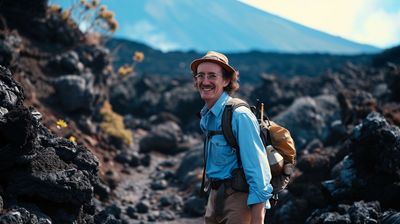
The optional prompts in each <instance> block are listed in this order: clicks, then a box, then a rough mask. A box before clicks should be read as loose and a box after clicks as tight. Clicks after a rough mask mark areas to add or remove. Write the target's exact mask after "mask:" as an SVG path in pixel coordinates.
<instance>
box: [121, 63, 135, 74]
mask: <svg viewBox="0 0 400 224" xmlns="http://www.w3.org/2000/svg"><path fill="white" fill-rule="evenodd" d="M130 73H133V68H132V66H129V65H123V66H121V67H120V68H119V69H118V74H119V75H120V76H125V75H128V74H130Z"/></svg>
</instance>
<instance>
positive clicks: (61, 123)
mask: <svg viewBox="0 0 400 224" xmlns="http://www.w3.org/2000/svg"><path fill="white" fill-rule="evenodd" d="M56 125H57V128H58V129H61V128H66V127H68V124H67V122H65V121H64V120H61V119H60V120H58V121H57V122H56Z"/></svg>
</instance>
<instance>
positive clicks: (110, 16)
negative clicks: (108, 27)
mask: <svg viewBox="0 0 400 224" xmlns="http://www.w3.org/2000/svg"><path fill="white" fill-rule="evenodd" d="M99 16H100V17H101V18H103V19H104V20H111V19H113V18H114V12H113V11H110V10H103V11H100V13H99Z"/></svg>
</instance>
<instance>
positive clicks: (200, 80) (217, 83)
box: [195, 62, 229, 108]
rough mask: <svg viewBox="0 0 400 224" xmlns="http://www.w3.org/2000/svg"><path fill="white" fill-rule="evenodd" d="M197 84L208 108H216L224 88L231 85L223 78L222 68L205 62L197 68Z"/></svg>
mask: <svg viewBox="0 0 400 224" xmlns="http://www.w3.org/2000/svg"><path fill="white" fill-rule="evenodd" d="M195 82H196V83H195V86H196V87H197V90H198V91H199V93H200V97H201V98H202V99H203V100H204V101H205V103H206V104H207V107H208V108H211V107H212V106H214V104H215V102H217V100H218V98H219V97H220V96H221V94H222V92H223V91H224V87H226V86H227V85H228V84H229V80H225V79H224V78H223V75H222V67H221V66H219V65H218V64H215V63H212V62H203V63H201V64H200V65H199V66H198V67H197V73H196V75H195Z"/></svg>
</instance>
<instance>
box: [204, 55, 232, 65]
mask: <svg viewBox="0 0 400 224" xmlns="http://www.w3.org/2000/svg"><path fill="white" fill-rule="evenodd" d="M203 58H204V59H217V60H218V61H222V62H224V63H225V64H227V63H226V61H225V60H224V59H222V58H219V57H217V56H204V57H203Z"/></svg>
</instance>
